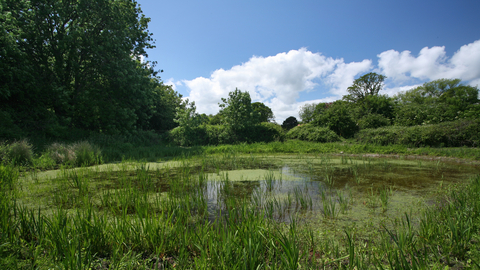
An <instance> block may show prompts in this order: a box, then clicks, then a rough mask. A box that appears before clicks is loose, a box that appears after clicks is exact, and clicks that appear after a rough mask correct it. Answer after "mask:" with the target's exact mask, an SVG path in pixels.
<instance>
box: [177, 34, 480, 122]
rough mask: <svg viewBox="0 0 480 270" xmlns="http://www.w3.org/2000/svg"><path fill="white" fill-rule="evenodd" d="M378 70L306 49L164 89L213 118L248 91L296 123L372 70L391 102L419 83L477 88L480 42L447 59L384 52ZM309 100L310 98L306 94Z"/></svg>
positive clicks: (439, 53)
mask: <svg viewBox="0 0 480 270" xmlns="http://www.w3.org/2000/svg"><path fill="white" fill-rule="evenodd" d="M377 56H378V66H376V67H375V66H374V65H373V64H372V60H369V59H365V60H363V61H361V62H350V63H345V62H344V60H343V59H341V58H340V59H334V58H331V57H326V56H324V55H322V54H320V53H312V52H310V51H308V50H307V49H305V48H301V49H299V50H291V51H289V52H284V53H279V54H277V55H274V56H268V57H260V56H253V57H252V58H250V59H249V60H248V61H247V62H245V63H243V64H241V65H237V66H234V67H232V68H231V69H228V70H224V69H218V70H215V71H214V72H213V73H212V74H211V76H210V77H208V78H204V77H198V78H195V79H193V80H184V81H182V82H178V81H177V82H174V80H173V79H170V80H168V81H167V84H172V85H174V87H175V86H179V85H182V84H183V85H185V86H186V87H187V88H188V89H189V96H188V97H187V98H189V99H190V100H191V101H195V103H196V105H197V109H198V112H200V113H207V114H215V113H217V112H218V110H219V107H218V103H220V102H221V98H226V97H228V93H229V92H231V91H233V90H235V88H238V89H240V90H242V91H248V92H249V93H250V96H251V97H252V101H253V102H256V101H260V102H263V103H265V104H266V105H267V106H269V107H270V108H271V109H272V111H273V113H274V114H275V116H276V121H277V122H280V123H281V122H282V121H283V120H284V119H286V118H287V117H289V116H295V117H297V118H298V109H299V107H300V106H302V105H303V104H304V103H312V102H313V103H318V102H330V101H334V100H337V99H340V98H341V97H342V96H343V95H345V94H347V88H348V87H349V86H350V85H352V83H353V81H354V79H355V78H358V76H359V75H362V74H364V73H366V72H369V71H371V70H375V72H377V73H381V74H384V75H386V76H387V77H388V81H387V86H386V87H385V89H384V91H382V93H383V94H388V95H389V96H393V95H395V94H397V93H398V92H401V91H406V90H409V89H412V88H414V87H416V86H418V83H421V82H424V81H430V80H435V79H440V78H448V79H452V78H460V79H462V80H463V81H464V82H465V83H467V84H470V85H473V86H476V85H480V40H477V41H475V42H473V43H470V44H467V45H464V46H462V47H461V48H460V49H459V50H458V51H456V52H455V53H454V55H453V56H452V57H450V58H448V57H447V56H446V52H445V47H438V46H437V47H432V48H428V47H425V48H423V49H422V50H420V52H419V54H418V55H417V56H414V55H412V53H411V52H410V51H403V52H398V51H395V50H388V51H385V52H382V53H380V54H378V55H377ZM325 87H326V89H327V90H326V91H324V92H322V93H319V96H321V95H325V94H326V95H329V97H327V98H322V99H317V100H313V101H312V100H310V101H304V102H299V101H298V99H299V97H300V94H301V93H302V92H311V91H318V89H319V88H323V89H325ZM310 95H311V94H310Z"/></svg>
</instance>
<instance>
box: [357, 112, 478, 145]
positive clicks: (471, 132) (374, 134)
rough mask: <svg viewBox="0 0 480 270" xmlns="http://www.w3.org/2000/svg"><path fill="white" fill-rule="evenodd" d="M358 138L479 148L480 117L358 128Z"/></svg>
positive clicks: (381, 141) (406, 143)
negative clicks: (421, 123)
mask: <svg viewBox="0 0 480 270" xmlns="http://www.w3.org/2000/svg"><path fill="white" fill-rule="evenodd" d="M355 138H356V140H357V141H359V142H363V143H374V144H379V145H388V144H403V145H409V146H415V147H418V146H446V147H455V146H470V147H477V146H479V145H480V119H475V120H472V119H467V120H459V121H452V122H443V123H440V124H435V125H422V126H413V127H399V126H392V127H385V128H377V129H364V130H361V131H359V132H358V133H357V134H356V135H355Z"/></svg>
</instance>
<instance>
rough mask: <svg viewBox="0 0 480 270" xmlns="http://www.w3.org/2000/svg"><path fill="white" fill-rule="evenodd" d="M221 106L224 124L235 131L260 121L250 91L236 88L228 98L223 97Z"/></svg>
mask: <svg viewBox="0 0 480 270" xmlns="http://www.w3.org/2000/svg"><path fill="white" fill-rule="evenodd" d="M219 106H220V108H221V114H222V116H223V119H222V124H224V125H226V126H227V127H229V128H231V129H232V130H234V131H239V130H242V129H248V128H250V127H252V126H254V125H255V124H257V123H259V121H258V120H259V119H258V117H256V114H255V113H254V110H253V106H252V99H251V98H250V94H249V93H248V92H242V91H241V90H239V89H235V91H232V92H230V93H228V98H222V103H221V104H219Z"/></svg>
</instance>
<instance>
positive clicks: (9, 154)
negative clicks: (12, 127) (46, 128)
mask: <svg viewBox="0 0 480 270" xmlns="http://www.w3.org/2000/svg"><path fill="white" fill-rule="evenodd" d="M0 161H1V163H3V164H7V163H12V164H13V165H15V166H28V165H31V164H32V163H33V147H32V145H31V144H30V143H29V142H28V141H27V140H21V141H16V142H14V143H12V144H5V143H4V144H3V145H1V146H0Z"/></svg>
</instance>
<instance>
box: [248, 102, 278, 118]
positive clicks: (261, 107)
mask: <svg viewBox="0 0 480 270" xmlns="http://www.w3.org/2000/svg"><path fill="white" fill-rule="evenodd" d="M252 108H253V111H254V112H255V114H256V115H257V117H258V121H259V122H272V121H273V120H274V119H275V116H274V115H273V112H272V109H270V108H269V107H268V106H267V105H265V104H263V103H262V102H254V103H252Z"/></svg>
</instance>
